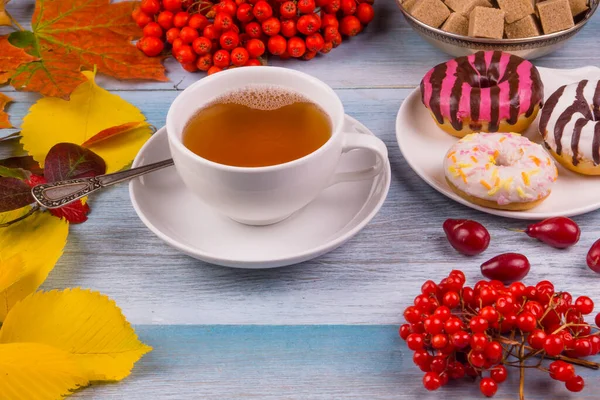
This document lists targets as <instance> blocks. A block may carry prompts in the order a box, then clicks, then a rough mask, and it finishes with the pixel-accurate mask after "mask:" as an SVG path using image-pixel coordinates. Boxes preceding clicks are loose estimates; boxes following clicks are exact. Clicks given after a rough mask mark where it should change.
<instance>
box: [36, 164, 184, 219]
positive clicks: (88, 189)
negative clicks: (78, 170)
mask: <svg viewBox="0 0 600 400" xmlns="http://www.w3.org/2000/svg"><path fill="white" fill-rule="evenodd" d="M171 165H173V160H164V161H160V162H157V163H154V164H148V165H144V166H142V167H137V168H131V169H128V170H126V171H120V172H115V173H112V174H106V175H98V176H94V177H89V178H78V179H69V180H65V181H58V182H52V183H43V184H41V185H36V186H34V187H33V188H32V189H31V194H32V195H33V198H34V199H35V201H37V202H38V203H39V204H40V205H41V206H43V207H46V208H59V207H62V206H64V205H66V204H69V203H71V202H72V201H75V200H77V199H80V198H82V197H84V196H87V195H88V194H90V193H93V192H96V191H98V190H100V189H102V188H105V187H108V186H112V185H115V184H117V183H121V182H124V181H126V180H129V179H131V178H135V177H138V176H141V175H144V174H147V173H150V172H153V171H156V170H159V169H162V168H166V167H170V166H171Z"/></svg>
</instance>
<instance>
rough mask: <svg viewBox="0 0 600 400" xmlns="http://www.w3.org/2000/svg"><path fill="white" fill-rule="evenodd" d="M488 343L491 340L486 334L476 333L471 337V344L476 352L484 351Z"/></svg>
mask: <svg viewBox="0 0 600 400" xmlns="http://www.w3.org/2000/svg"><path fill="white" fill-rule="evenodd" d="M488 343H489V340H488V338H487V336H486V335H485V333H474V334H473V336H471V341H470V344H471V348H472V349H473V350H474V351H484V350H485V347H486V346H487V344H488Z"/></svg>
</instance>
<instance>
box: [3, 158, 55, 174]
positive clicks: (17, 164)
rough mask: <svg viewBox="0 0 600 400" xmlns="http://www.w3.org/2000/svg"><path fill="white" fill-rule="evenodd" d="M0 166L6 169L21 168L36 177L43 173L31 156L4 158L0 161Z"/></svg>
mask: <svg viewBox="0 0 600 400" xmlns="http://www.w3.org/2000/svg"><path fill="white" fill-rule="evenodd" d="M0 165H1V166H3V167H6V168H21V169H24V170H25V171H29V172H31V173H32V174H37V175H42V174H43V173H44V171H43V170H42V169H41V168H40V164H38V162H37V161H35V160H34V159H33V157H31V156H23V157H10V158H5V159H4V160H0Z"/></svg>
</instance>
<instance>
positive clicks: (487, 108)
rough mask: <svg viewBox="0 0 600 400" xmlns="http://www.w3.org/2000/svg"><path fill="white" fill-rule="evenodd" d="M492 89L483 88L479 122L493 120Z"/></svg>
mask: <svg viewBox="0 0 600 400" xmlns="http://www.w3.org/2000/svg"><path fill="white" fill-rule="evenodd" d="M491 90H492V89H491V88H481V104H480V105H479V120H480V121H482V120H483V121H489V120H490V119H491V118H492V96H491Z"/></svg>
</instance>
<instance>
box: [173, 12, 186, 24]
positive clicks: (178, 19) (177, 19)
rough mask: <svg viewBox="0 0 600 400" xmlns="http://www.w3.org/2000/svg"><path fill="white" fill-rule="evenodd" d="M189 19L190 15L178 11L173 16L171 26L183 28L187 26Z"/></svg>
mask: <svg viewBox="0 0 600 400" xmlns="http://www.w3.org/2000/svg"><path fill="white" fill-rule="evenodd" d="M189 19H190V14H188V13H187V12H185V11H179V12H178V13H176V14H175V15H174V16H173V26H175V27H176V28H183V27H184V26H186V25H187V23H188V21H189Z"/></svg>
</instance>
